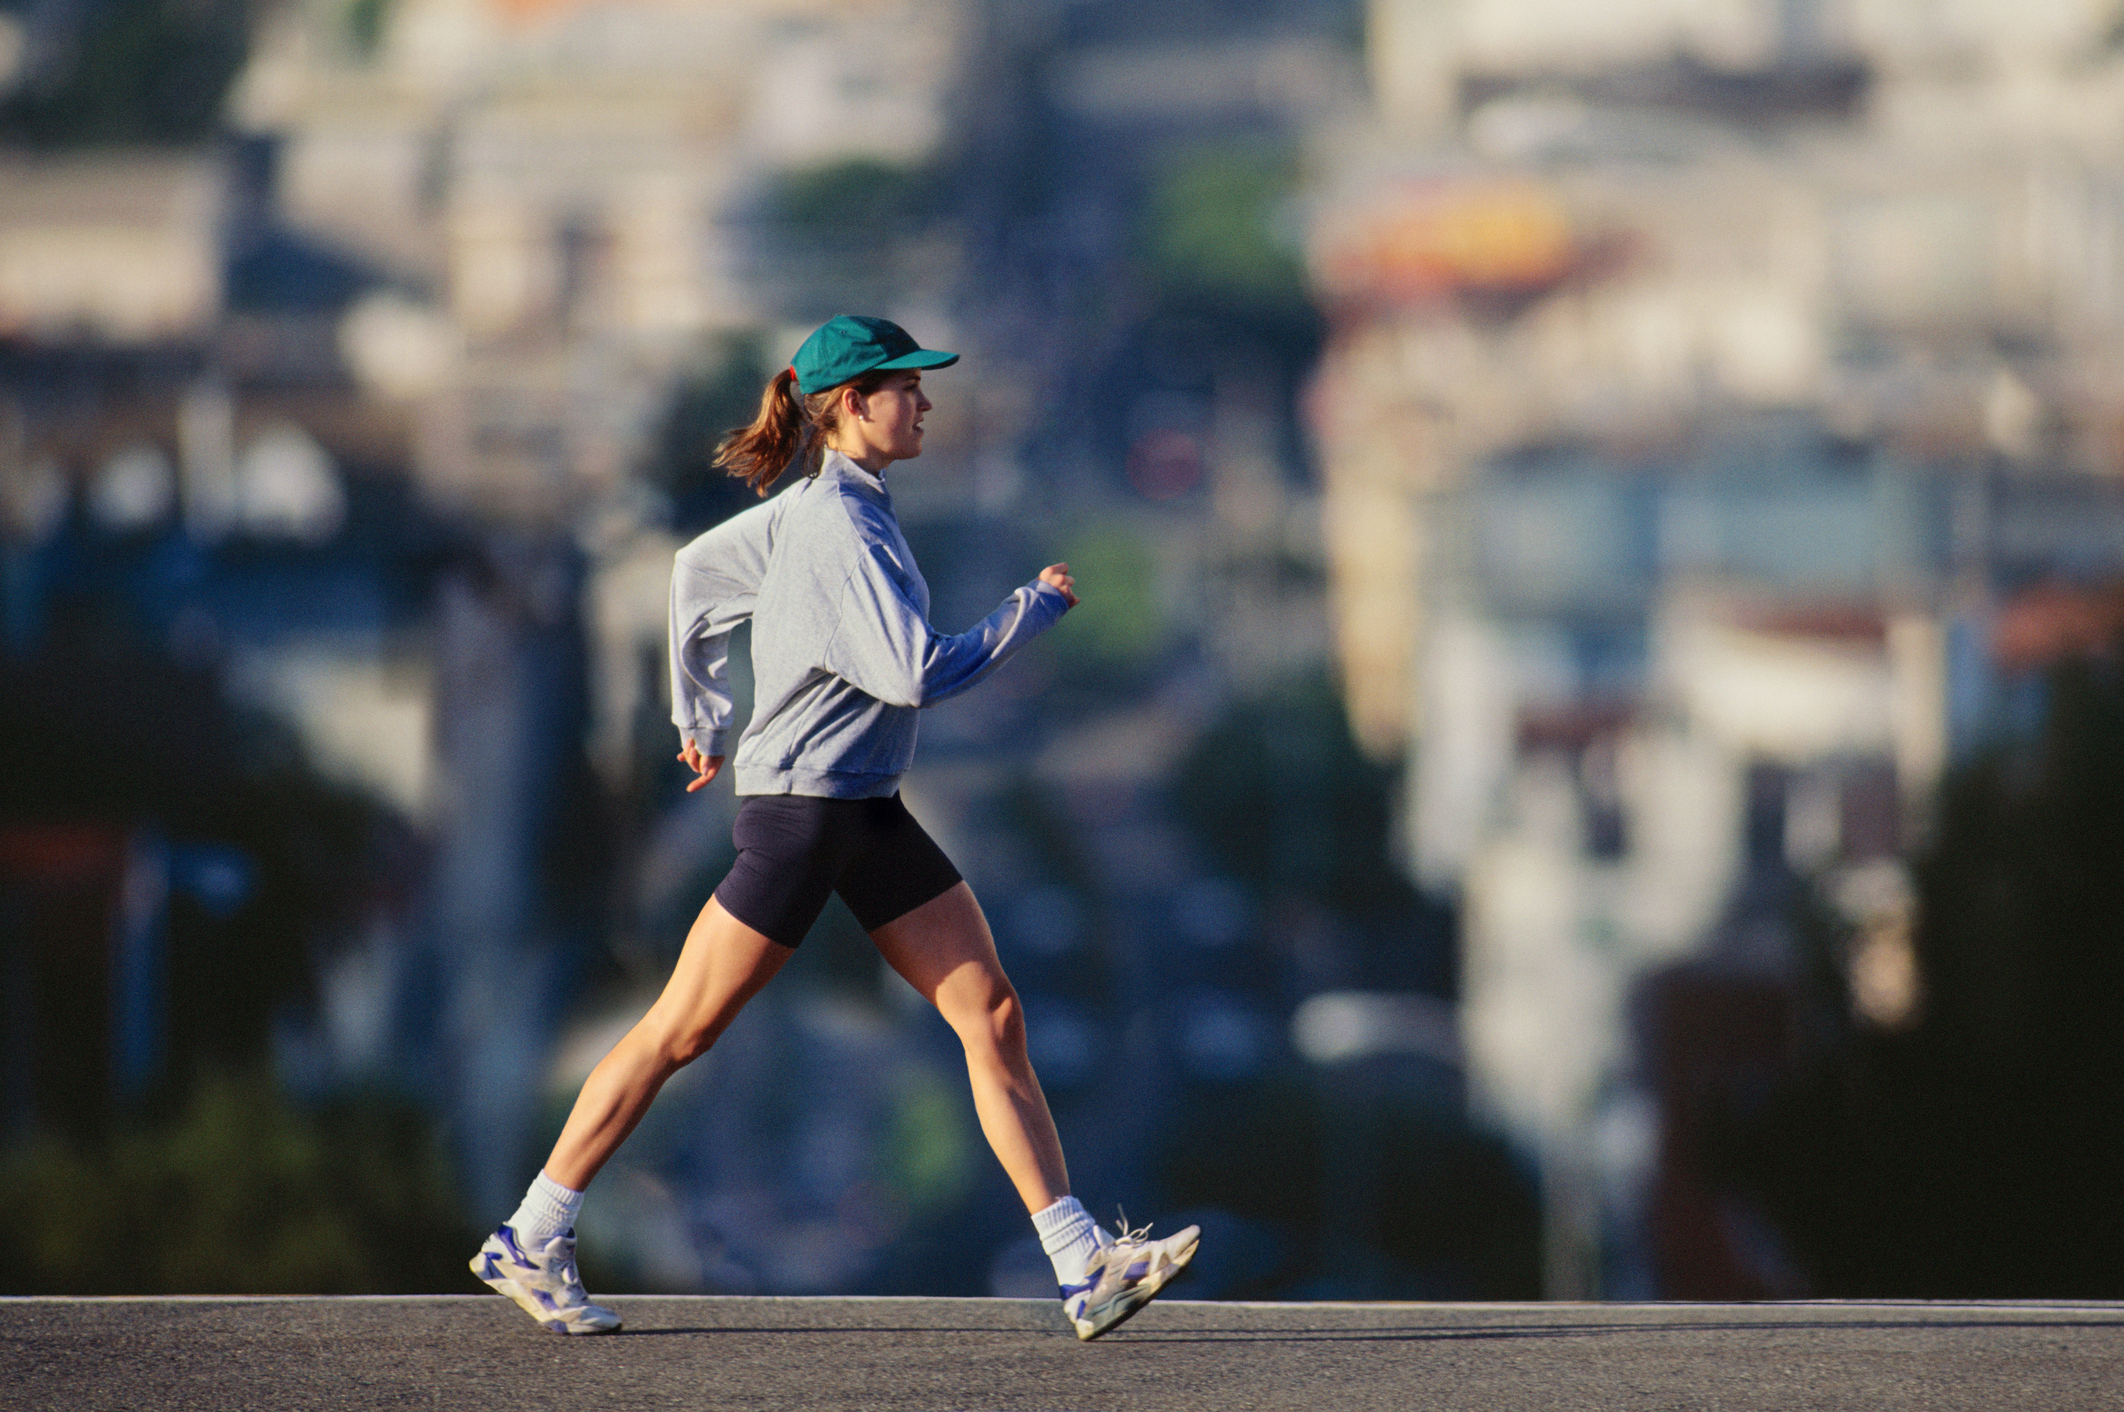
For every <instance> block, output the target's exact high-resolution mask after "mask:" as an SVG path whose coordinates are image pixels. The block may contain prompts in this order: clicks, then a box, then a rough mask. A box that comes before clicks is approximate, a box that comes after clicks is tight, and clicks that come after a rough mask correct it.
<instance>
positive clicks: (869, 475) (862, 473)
mask: <svg viewBox="0 0 2124 1412" xmlns="http://www.w3.org/2000/svg"><path fill="white" fill-rule="evenodd" d="M820 469H822V470H825V469H831V470H832V471H833V473H834V475H835V476H837V477H839V478H840V479H842V480H852V481H855V482H856V483H857V484H859V485H867V486H869V487H870V488H872V489H873V490H883V489H884V488H885V476H884V473H883V472H877V473H873V472H870V471H866V470H864V469H863V468H862V467H861V466H858V465H857V464H856V463H855V462H853V461H851V460H849V459H848V458H847V457H846V456H844V455H842V454H841V453H840V452H839V451H836V450H834V449H833V448H832V447H830V446H829V447H827V448H826V455H825V458H824V459H823V461H822V462H821V463H820Z"/></svg>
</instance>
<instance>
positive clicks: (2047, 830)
mask: <svg viewBox="0 0 2124 1412" xmlns="http://www.w3.org/2000/svg"><path fill="white" fill-rule="evenodd" d="M2120 654H2124V644H2120V648H2119V651H2118V652H2116V653H2112V654H2111V655H2110V656H2109V657H2107V658H2105V659H2102V660H2093V661H2079V662H2073V663H2068V664H2067V665H2065V666H2063V667H2060V668H2059V669H2057V670H2056V671H2055V672H2054V673H2053V675H2052V677H2051V680H2050V683H2049V691H2048V697H2049V711H2048V719H2047V724H2046V726H2045V728H2044V730H2043V733H2042V735H2041V738H2040V739H2039V740H2037V741H2035V742H2034V743H2033V744H2032V745H2012V744H2009V745H2003V746H2000V747H1997V748H1995V749H1993V750H1991V751H1989V752H1987V753H1985V754H1984V755H1982V756H1980V757H1978V758H1976V759H1974V760H1972V761H1971V762H1969V763H1968V764H1966V765H1964V766H1963V767H1961V768H1959V769H1958V770H1956V771H1955V772H1954V773H1953V774H1952V776H1951V777H1950V778H1949V780H1948V781H1947V783H1946V786H1945V789H1944V792H1943V797H1942V802H1941V805H1940V812H1939V820H1938V826H1937V831H1936V833H1935V836H1934V840H1933V842H1932V845H1931V847H1930V848H1929V850H1928V851H1927V853H1926V854H1925V856H1924V857H1923V858H1922V860H1921V861H1920V863H1919V865H1918V867H1917V879H1916V880H1917V892H1918V922H1917V928H1916V933H1915V938H1914V940H1915V945H1916V949H1917V953H1918V961H1919V969H1920V974H1921V976H1922V986H1923V998H1922V1010H1921V1012H1920V1016H1919V1018H1918V1020H1917V1022H1916V1023H1915V1024H1914V1025H1912V1026H1911V1027H1910V1028H1908V1029H1906V1030H1902V1031H1895V1032H1886V1033H1884V1032H1881V1031H1879V1030H1874V1029H1868V1028H1862V1027H1858V1026H1856V1025H1853V1024H1849V1023H1846V1024H1843V1025H1841V1026H1840V1027H1838V1028H1837V1029H1836V1030H1834V1031H1833V1034H1834V1038H1833V1040H1832V1041H1831V1042H1829V1043H1827V1044H1823V1045H1820V1046H1818V1047H1817V1050H1816V1052H1815V1053H1813V1054H1812V1055H1811V1056H1809V1059H1808V1061H1807V1062H1806V1063H1805V1064H1804V1065H1803V1066H1802V1067H1800V1069H1799V1070H1798V1071H1797V1072H1795V1073H1793V1074H1791V1075H1788V1076H1787V1077H1786V1078H1785V1079H1784V1080H1783V1081H1782V1082H1781V1083H1779V1084H1778V1085H1777V1086H1776V1087H1775V1088H1774V1090H1773V1091H1772V1092H1771V1093H1770V1094H1769V1095H1768V1096H1767V1097H1765V1096H1764V1095H1763V1094H1761V1093H1755V1094H1736V1095H1728V1096H1727V1097H1726V1100H1725V1104H1724V1111H1723V1113H1722V1114H1721V1115H1719V1116H1720V1118H1721V1121H1720V1122H1719V1123H1718V1124H1716V1125H1715V1126H1714V1129H1713V1131H1714V1134H1715V1136H1714V1138H1713V1147H1714V1151H1713V1153H1712V1154H1711V1155H1712V1158H1713V1160H1714V1162H1716V1163H1718V1164H1721V1166H1722V1170H1723V1172H1724V1174H1725V1175H1726V1177H1727V1178H1728V1179H1730V1180H1732V1181H1733V1182H1735V1183H1736V1184H1738V1185H1741V1186H1742V1187H1744V1188H1747V1189H1750V1190H1752V1191H1753V1192H1754V1193H1755V1194H1756V1195H1758V1196H1759V1198H1760V1199H1761V1200H1762V1202H1763V1204H1764V1207H1765V1208H1766V1209H1767V1210H1768V1211H1769V1212H1770V1213H1771V1215H1772V1217H1773V1219H1774V1220H1775V1222H1776V1224H1777V1226H1778V1227H1779V1229H1780V1230H1781V1231H1782V1232H1783V1234H1784V1235H1785V1237H1786V1239H1787V1240H1788V1241H1789V1243H1790V1245H1791V1247H1792V1249H1793V1252H1794V1254H1795V1255H1796V1256H1797V1258H1798V1259H1799V1260H1800V1261H1801V1263H1802V1264H1803V1265H1804V1266H1805V1268H1806V1269H1807V1271H1808V1273H1809V1274H1810V1276H1811V1277H1812V1279H1813V1282H1814V1285H1815V1289H1816V1291H1817V1292H1818V1293H1821V1294H1824V1295H1833V1296H1851V1297H1905V1296H1907V1297H1922V1298H1959V1297H1970V1298H1975V1297H1982V1298H2105V1299H2113V1298H2117V1297H2120V1296H2124V1207H2120V1205H2119V1202H2118V1199H2117V1175H2116V1174H2117V1172H2118V1170H2119V1167H2120V1165H2124V1128H2120V1126H2119V1124H2118V1121H2117V1116H2118V1114H2119V1113H2124V1025H2120V1024H2119V1023H2118V1007H2119V1004H2120V997H2124V862H2120V860H2124V671H2120V669H2119V660H2120ZM1816 974H1817V975H1818V976H1821V975H1828V976H1832V977H1834V976H1835V973H1834V972H1833V971H1831V970H1830V969H1829V968H1826V967H1823V968H1818V969H1817V972H1816ZM1813 1003H1814V1008H1815V1010H1816V1012H1817V1013H1822V1014H1827V1015H1830V1016H1832V1017H1836V1016H1844V1015H1847V1014H1848V1008H1849V1007H1848V998H1847V997H1846V996H1845V995H1844V993H1843V991H1842V989H1841V981H1840V979H1832V980H1830V981H1829V982H1828V983H1827V984H1826V985H1818V988H1817V991H1816V994H1815V995H1814V996H1813Z"/></svg>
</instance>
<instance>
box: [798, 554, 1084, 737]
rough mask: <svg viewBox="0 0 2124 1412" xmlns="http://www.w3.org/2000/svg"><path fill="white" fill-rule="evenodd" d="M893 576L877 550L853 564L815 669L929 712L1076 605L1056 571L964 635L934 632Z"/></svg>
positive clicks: (1063, 571)
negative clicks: (835, 624)
mask: <svg viewBox="0 0 2124 1412" xmlns="http://www.w3.org/2000/svg"><path fill="white" fill-rule="evenodd" d="M896 570H897V565H896V564H895V563H894V561H893V558H892V555H891V552H890V551H889V550H887V549H885V548H884V547H882V546H875V545H874V546H871V547H870V548H869V549H868V550H867V551H866V552H865V553H864V554H863V555H862V557H861V558H860V559H859V560H858V561H857V564H856V567H855V568H854V570H853V571H852V572H851V573H850V574H849V576H848V582H847V585H846V586H845V587H844V588H843V590H842V593H841V604H840V624H839V626H838V627H837V629H836V630H835V632H834V635H833V638H832V640H831V641H830V642H829V643H828V645H827V649H826V660H825V662H824V663H823V664H822V665H824V666H825V668H826V670H828V671H830V672H832V673H834V675H836V676H839V677H842V678H844V679H845V680H847V681H850V682H853V683H854V684H855V685H856V686H858V687H860V688H862V689H863V690H864V691H866V692H869V693H870V694H871V695H872V696H875V697H877V698H878V699H879V700H880V701H886V702H890V703H891V704H893V705H895V706H929V705H934V704H935V703H936V702H939V701H943V700H946V699H948V698H950V697H953V696H957V695H958V694H959V693H960V692H962V691H964V690H966V689H967V688H968V687H970V686H973V685H974V684H975V683H977V682H979V681H980V680H982V679H983V678H984V677H986V676H987V675H988V674H989V673H990V672H993V671H994V670H995V669H996V668H998V667H1000V666H1002V665H1003V663H1004V662H1005V661H1007V660H1008V659H1009V657H1010V655H1011V654H1012V653H1014V652H1016V651H1017V650H1018V649H1019V648H1021V647H1023V646H1024V645H1025V644H1026V643H1028V642H1030V641H1032V640H1033V639H1034V638H1035V637H1038V636H1039V635H1040V634H1041V633H1043V632H1045V631H1047V630H1048V629H1049V628H1051V627H1053V626H1054V625H1055V623H1056V622H1057V621H1058V620H1060V618H1061V617H1062V615H1063V614H1064V613H1066V612H1068V611H1069V609H1070V607H1071V606H1072V605H1073V604H1075V603H1076V601H1077V597H1076V593H1075V591H1074V584H1075V581H1074V580H1073V579H1071V578H1070V576H1069V569H1068V566H1067V565H1065V564H1056V565H1053V566H1052V567H1050V568H1048V569H1045V570H1042V571H1041V574H1040V577H1039V578H1037V579H1035V580H1033V581H1032V582H1031V583H1029V584H1027V585H1025V586H1024V587H1023V588H1020V589H1016V590H1014V591H1013V592H1012V593H1011V595H1010V597H1009V598H1006V599H1005V600H1003V604H1002V606H1001V607H999V608H997V609H996V611H995V612H993V613H990V614H989V615H988V616H987V617H986V618H983V619H982V620H981V621H980V622H978V623H976V624H974V625H973V626H972V627H970V628H968V629H967V630H966V631H965V632H962V633H940V632H938V631H937V630H936V629H935V628H933V627H931V626H930V625H929V622H928V620H927V619H925V618H924V617H923V616H922V614H921V611H920V610H919V609H918V608H916V606H915V604H914V602H913V600H912V599H910V598H909V597H908V595H907V590H906V588H905V586H904V585H903V584H902V583H901V580H900V576H899V574H898V573H897V572H896ZM1050 575H1052V576H1053V577H1050ZM1056 579H1060V580H1061V582H1056Z"/></svg>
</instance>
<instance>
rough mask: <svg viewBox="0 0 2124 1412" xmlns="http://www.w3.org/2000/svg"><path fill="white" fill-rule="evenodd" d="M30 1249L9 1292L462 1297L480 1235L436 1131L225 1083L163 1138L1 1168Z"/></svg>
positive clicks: (20, 1152)
mask: <svg viewBox="0 0 2124 1412" xmlns="http://www.w3.org/2000/svg"><path fill="white" fill-rule="evenodd" d="M0 1183H4V1184H5V1186H6V1189H7V1191H8V1192H9V1194H10V1198H11V1201H12V1204H13V1209H14V1212H15V1215H16V1217H17V1219H18V1220H19V1222H20V1226H19V1229H20V1231H21V1234H22V1239H21V1240H20V1241H18V1242H17V1243H16V1245H15V1247H14V1249H13V1250H12V1251H11V1252H10V1253H9V1258H8V1260H7V1262H6V1266H5V1270H4V1273H0V1293H6V1294H77V1295H79V1294H407V1293H418V1292H424V1291H430V1290H435V1291H445V1290H447V1291H450V1292H453V1293H454V1292H461V1291H462V1290H463V1289H464V1288H465V1270H464V1250H465V1248H466V1247H467V1246H468V1245H470V1244H471V1243H472V1242H473V1241H474V1240H476V1239H477V1237H476V1236H474V1235H471V1234H468V1232H469V1229H470V1228H469V1226H468V1224H467V1223H466V1222H465V1220H464V1219H463V1217H462V1215H461V1213H460V1212H459V1210H458V1207H457V1203H456V1195H455V1193H456V1183H455V1181H454V1180H453V1179H452V1177H451V1174H450V1170H449V1167H448V1164H447V1162H446V1161H445V1160H444V1158H443V1157H442V1155H441V1149H440V1147H439V1145H438V1144H437V1142H436V1141H435V1136H434V1134H433V1132H432V1131H431V1130H430V1127H429V1124H428V1122H427V1119H426V1117H425V1115H423V1114H422V1113H421V1112H420V1111H419V1110H418V1109H416V1108H414V1107H412V1106H411V1105H409V1104H407V1103H404V1102H402V1101H399V1100H395V1099H391V1098H388V1097H385V1096H381V1095H362V1096H354V1097H348V1098H343V1099H340V1100H337V1101H335V1102H334V1103H331V1104H329V1105H325V1106H323V1107H320V1108H318V1109H316V1110H314V1111H303V1110H301V1109H298V1108H296V1107H294V1106H292V1105H291V1104H290V1103H289V1102H288V1100H287V1099H286V1098H285V1096H283V1095H282V1094H281V1093H280V1091H279V1090H278V1088H277V1087H276V1086H275V1085H274V1084H273V1083H272V1082H271V1081H270V1080H268V1079H264V1078H259V1077H251V1078H232V1077H227V1076H217V1077H213V1078H210V1079H208V1080H207V1081H206V1082H204V1083H202V1084H201V1085H200V1086H199V1087H198V1089H197V1090H196V1091H195V1092H194V1094H193V1095H192V1097H191V1099H190V1101H189V1102H188V1103H186V1105H185V1106H184V1107H183V1108H182V1109H181V1110H179V1111H178V1112H176V1113H175V1114H173V1115H172V1116H170V1117H169V1118H167V1119H165V1120H163V1121H159V1122H151V1123H144V1122H128V1123H126V1124H124V1125H122V1126H120V1127H119V1128H118V1129H116V1130H115V1131H113V1132H111V1133H109V1134H107V1135H106V1136H105V1137H104V1138H103V1139H101V1140H98V1141H93V1142H86V1143H83V1142H75V1141H68V1140H62V1139H60V1138H57V1137H50V1136H47V1137H43V1138H40V1139H37V1140H35V1141H33V1142H30V1143H28V1144H24V1145H21V1146H18V1147H16V1148H14V1149H12V1150H11V1151H9V1152H8V1153H7V1154H5V1155H4V1156H0Z"/></svg>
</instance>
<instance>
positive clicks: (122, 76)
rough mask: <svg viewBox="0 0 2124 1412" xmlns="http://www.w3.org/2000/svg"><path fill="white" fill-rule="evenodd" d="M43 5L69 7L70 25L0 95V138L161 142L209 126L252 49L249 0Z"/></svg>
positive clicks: (62, 10)
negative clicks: (40, 60)
mask: <svg viewBox="0 0 2124 1412" xmlns="http://www.w3.org/2000/svg"><path fill="white" fill-rule="evenodd" d="M41 9H42V10H43V11H45V12H48V14H49V15H59V14H67V15H71V16H73V17H74V18H73V22H72V31H71V33H66V34H62V35H59V36H57V38H58V41H59V42H58V43H57V44H56V45H54V46H53V48H52V50H51V53H52V54H53V55H54V56H55V57H54V58H53V59H51V60H50V61H48V62H46V63H44V64H41V65H38V66H36V67H35V68H33V69H32V71H31V72H30V73H29V74H28V75H26V76H25V78H24V80H23V82H22V83H21V85H20V86H19V87H18V88H17V89H16V90H15V91H14V92H13V93H12V94H10V95H9V96H8V97H7V99H6V100H5V101H4V102H0V138H4V139H6V140H10V141H15V142H23V143H28V144H30V145H33V146H39V147H100V146H118V145H137V144H145V145H149V146H159V145H174V144H178V143H186V142H196V141H198V140H199V139H200V138H202V137H206V136H208V135H210V134H211V133H213V132H214V131H215V129H216V128H217V126H218V125H219V122H220V118H221V106H222V99H223V97H224V95H226V93H227V92H228V87H229V84H230V82H231V81H232V80H233V79H234V78H235V76H236V73H237V71H238V70H239V69H241V68H242V67H243V62H244V58H245V55H246V53H247V49H248V44H249V40H250V23H251V7H250V5H249V4H247V3H246V0H110V3H108V4H104V5H82V6H66V7H60V6H44V7H41ZM40 18H43V16H40ZM62 23H63V22H62Z"/></svg>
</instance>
